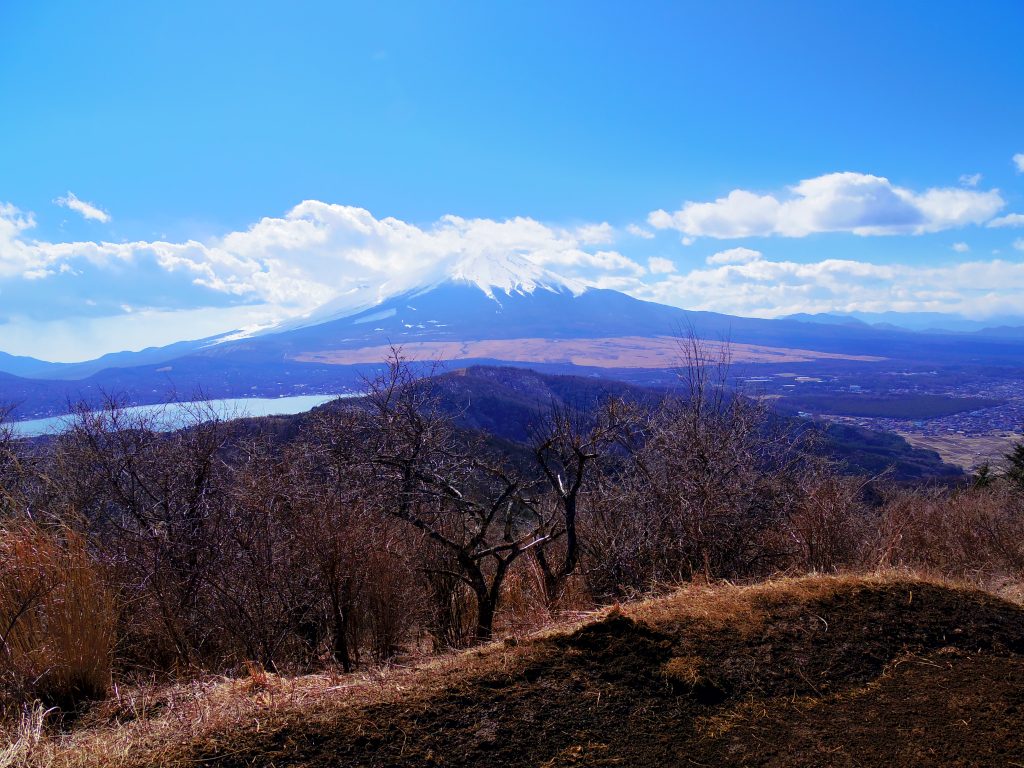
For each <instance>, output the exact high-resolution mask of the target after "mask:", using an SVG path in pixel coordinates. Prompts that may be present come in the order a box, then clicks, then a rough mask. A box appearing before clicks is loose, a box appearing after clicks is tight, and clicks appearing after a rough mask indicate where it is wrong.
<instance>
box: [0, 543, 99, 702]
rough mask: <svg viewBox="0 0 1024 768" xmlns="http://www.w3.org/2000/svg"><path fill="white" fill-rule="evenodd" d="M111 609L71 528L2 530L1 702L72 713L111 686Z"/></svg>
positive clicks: (86, 555)
mask: <svg viewBox="0 0 1024 768" xmlns="http://www.w3.org/2000/svg"><path fill="white" fill-rule="evenodd" d="M114 621H115V613H114V604H113V600H112V599H111V597H110V595H109V593H108V592H107V590H106V588H105V587H104V586H103V584H102V582H101V579H100V577H99V574H98V573H97V570H96V568H95V567H94V565H93V563H92V562H91V560H90V559H89V556H88V553H87V552H86V549H85V544H84V542H83V541H82V539H81V538H80V537H79V536H77V535H76V534H74V533H73V532H71V531H67V530H58V531H47V530H43V529H41V528H40V527H38V526H36V525H35V524H33V523H11V524H8V525H6V526H4V527H3V528H0V661H2V664H3V666H2V676H0V705H6V706H8V707H9V706H12V705H14V706H17V705H18V704H19V703H23V702H25V701H29V700H31V698H33V697H38V698H40V699H42V700H43V701H45V702H47V703H48V704H58V705H60V706H62V707H65V708H74V707H75V706H76V705H77V703H78V702H79V701H81V700H83V699H89V698H95V697H98V696H102V695H103V694H104V693H105V692H106V690H107V687H108V685H109V683H110V670H111V662H112V656H113V648H114Z"/></svg>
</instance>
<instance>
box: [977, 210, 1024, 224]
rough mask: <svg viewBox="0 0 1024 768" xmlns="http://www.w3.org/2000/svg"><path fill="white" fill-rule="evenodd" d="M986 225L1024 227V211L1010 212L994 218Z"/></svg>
mask: <svg viewBox="0 0 1024 768" xmlns="http://www.w3.org/2000/svg"><path fill="white" fill-rule="evenodd" d="M985 226H986V227H1024V213H1008V214H1006V215H1005V216H1000V217H999V218H998V219H992V221H990V222H989V223H988V224H986V225H985Z"/></svg>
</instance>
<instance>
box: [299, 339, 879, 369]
mask: <svg viewBox="0 0 1024 768" xmlns="http://www.w3.org/2000/svg"><path fill="white" fill-rule="evenodd" d="M701 343H702V344H704V345H705V349H706V350H707V352H708V353H709V354H712V355H713V354H717V353H719V352H720V351H721V350H723V349H724V348H725V347H726V346H728V352H729V355H730V358H731V360H732V361H733V362H734V363H807V362H813V361H815V360H857V361H861V362H878V361H880V360H884V359H885V358H882V357H871V356H868V355H841V354H837V353H833V352H817V351H814V350H808V349H791V348H787V347H766V346H761V345H757V344H736V343H730V344H728V345H725V344H724V343H723V342H717V341H702V342H701ZM402 351H403V353H404V354H406V355H408V356H409V357H410V358H412V359H420V360H449V361H451V360H474V359H477V360H479V359H492V360H506V361H510V362H521V363H571V364H573V365H582V366H588V367H594V368H674V367H676V366H677V365H678V364H679V339H677V338H676V337H674V336H656V337H653V338H649V337H645V336H622V337H612V338H597V339H542V338H535V339H485V340H481V341H464V342H456V341H410V342H408V343H406V344H404V345H403V346H402ZM392 353H393V350H392V348H391V347H388V346H374V347H361V348H359V349H325V350H316V351H310V352H301V353H299V354H297V355H294V356H293V357H292V359H293V360H296V361H298V362H302V363H321V364H328V365H353V364H356V363H378V362H383V361H384V360H387V359H388V357H389V356H390V355H391V354H392Z"/></svg>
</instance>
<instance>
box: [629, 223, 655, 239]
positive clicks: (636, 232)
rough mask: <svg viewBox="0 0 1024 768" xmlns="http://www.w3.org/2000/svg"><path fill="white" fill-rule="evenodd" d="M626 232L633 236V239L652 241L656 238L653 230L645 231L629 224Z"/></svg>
mask: <svg viewBox="0 0 1024 768" xmlns="http://www.w3.org/2000/svg"><path fill="white" fill-rule="evenodd" d="M626 231H627V232H629V234H631V235H633V237H642V238H643V239H644V240H650V239H651V238H653V237H654V233H653V232H651V230H649V229H644V228H643V227H641V226H637V225H636V224H628V225H627V226H626Z"/></svg>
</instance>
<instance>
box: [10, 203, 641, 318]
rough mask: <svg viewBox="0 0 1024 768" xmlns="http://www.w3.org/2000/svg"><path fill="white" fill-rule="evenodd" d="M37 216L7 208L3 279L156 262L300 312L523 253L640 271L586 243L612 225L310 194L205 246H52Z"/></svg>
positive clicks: (581, 270) (575, 272)
mask: <svg viewBox="0 0 1024 768" xmlns="http://www.w3.org/2000/svg"><path fill="white" fill-rule="evenodd" d="M34 225H35V222H34V220H33V219H32V217H31V215H30V214H24V213H22V212H21V211H19V210H18V209H17V208H14V207H13V206H10V205H6V206H0V278H5V277H6V278H12V277H19V276H20V277H22V278H36V279H39V278H43V277H47V276H49V275H52V274H55V273H56V272H57V271H59V270H60V269H62V268H64V267H65V266H67V265H69V264H70V263H72V262H74V261H76V260H87V261H89V262H90V263H92V264H94V265H97V266H107V265H110V264H112V263H124V262H148V263H153V264H155V265H157V266H158V267H160V268H161V269H163V270H165V271H167V272H171V273H179V274H185V275H188V276H189V277H190V278H191V280H192V282H193V283H194V284H195V285H197V286H201V287H204V288H207V289H210V290H212V291H216V292H219V293H222V294H227V295H230V296H236V297H240V298H242V299H245V300H250V301H263V302H266V303H267V304H271V305H275V306H280V307H292V308H294V311H295V312H302V311H308V310H309V309H311V308H313V307H315V306H318V305H320V304H323V303H325V302H327V301H330V300H332V299H334V298H336V297H338V296H340V295H342V294H344V293H346V292H348V291H352V290H353V289H355V288H357V287H359V286H365V285H368V284H369V285H377V286H380V288H381V290H389V291H393V290H398V289H399V288H400V287H402V286H406V287H412V286H415V285H418V284H420V283H422V282H424V281H426V280H429V279H432V278H433V277H437V276H439V275H443V274H445V273H446V270H448V269H449V268H451V267H452V266H453V265H454V264H456V263H459V262H463V261H465V260H473V259H492V258H499V259H500V258H515V259H525V260H526V261H527V262H529V263H531V264H533V265H536V266H538V267H541V268H545V269H557V270H558V272H559V273H561V274H564V275H566V276H567V277H569V278H586V277H588V276H590V275H591V274H592V273H594V272H602V273H603V272H615V271H623V272H625V273H628V274H630V275H635V276H638V275H642V274H644V273H645V272H646V270H645V268H644V267H643V266H642V265H640V264H638V263H637V262H635V261H633V260H631V259H629V258H627V257H625V256H623V255H622V254H621V253H618V252H617V251H614V250H608V249H593V248H590V247H588V246H590V245H594V244H597V243H602V242H606V241H607V240H608V239H609V238H610V237H611V236H612V232H613V231H612V228H611V226H610V225H608V224H596V225H591V226H585V227H578V228H576V229H574V230H568V229H558V228H554V227H550V226H548V225H545V224H542V223H540V222H538V221H535V220H533V219H529V218H522V217H519V218H514V219H506V220H504V221H496V220H492V219H464V218H461V217H459V216H444V217H442V218H441V219H440V220H439V221H437V222H435V223H434V224H432V225H430V226H428V227H419V226H416V225H413V224H409V223H407V222H404V221H401V220H399V219H395V218H390V217H388V218H383V219H377V218H375V217H374V216H373V215H372V214H371V213H370V212H369V211H367V210H365V209H362V208H356V207H352V206H344V205H332V204H328V203H322V202H319V201H316V200H307V201H304V202H302V203H300V204H299V205H296V206H295V207H294V208H292V209H291V210H290V211H288V212H287V213H286V214H285V215H284V216H283V217H279V218H277V217H267V218H264V219H261V220H260V221H258V222H256V223H255V224H253V225H252V226H251V227H249V228H248V229H247V230H245V231H239V232H231V233H229V234H227V235H225V236H223V237H219V238H213V239H211V240H208V241H204V242H200V241H196V240H189V241H185V242H178V243H173V242H166V241H159V240H158V241H153V242H141V241H140V242H131V243H107V242H99V243H97V242H77V243H47V242H40V241H29V240H28V239H26V238H25V237H24V234H25V232H26V231H27V230H29V229H31V228H32V227H33V226H34Z"/></svg>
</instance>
